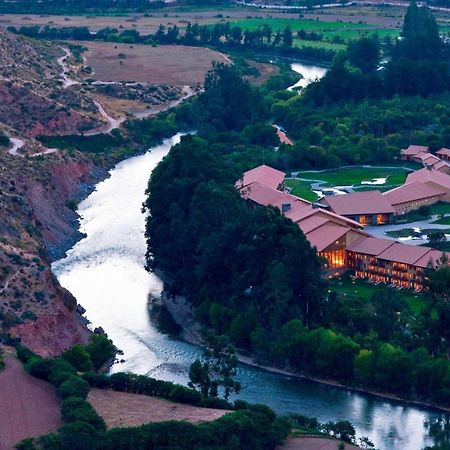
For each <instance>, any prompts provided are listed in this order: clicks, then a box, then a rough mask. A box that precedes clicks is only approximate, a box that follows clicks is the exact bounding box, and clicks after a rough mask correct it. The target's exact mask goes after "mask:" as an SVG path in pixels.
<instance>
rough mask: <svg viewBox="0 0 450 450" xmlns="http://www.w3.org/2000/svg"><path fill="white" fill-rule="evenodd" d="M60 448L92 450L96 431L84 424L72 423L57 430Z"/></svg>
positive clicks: (96, 434)
mask: <svg viewBox="0 0 450 450" xmlns="http://www.w3.org/2000/svg"><path fill="white" fill-rule="evenodd" d="M59 436H60V438H61V447H60V448H63V449H67V450H69V449H70V450H92V448H95V445H94V441H95V439H96V438H97V436H98V432H97V430H96V429H95V428H94V427H93V426H92V425H89V424H88V423H86V422H72V423H68V424H66V425H64V426H62V427H61V428H60V429H59Z"/></svg>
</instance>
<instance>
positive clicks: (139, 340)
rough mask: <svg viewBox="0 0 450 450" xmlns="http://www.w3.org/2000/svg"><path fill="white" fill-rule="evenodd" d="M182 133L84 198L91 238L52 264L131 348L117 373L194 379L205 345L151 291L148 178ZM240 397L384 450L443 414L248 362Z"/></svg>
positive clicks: (420, 434)
mask: <svg viewBox="0 0 450 450" xmlns="http://www.w3.org/2000/svg"><path fill="white" fill-rule="evenodd" d="M180 137H181V135H180V134H177V135H175V136H173V137H172V138H170V139H167V140H165V141H164V142H163V144H162V145H158V146H155V147H154V148H152V149H150V150H149V151H148V152H147V153H145V154H143V155H139V156H136V157H132V158H129V159H127V160H125V161H123V162H121V163H119V164H117V165H116V166H115V167H114V168H113V169H112V170H111V172H110V175H111V176H110V177H109V178H108V179H106V180H104V181H102V182H100V183H98V185H97V186H96V189H95V191H94V192H93V193H92V194H91V195H89V196H88V197H87V198H86V199H85V200H84V201H83V202H81V203H80V205H79V208H78V212H79V214H80V217H81V219H80V229H81V231H82V232H84V233H85V234H86V237H85V238H84V239H82V240H80V241H79V242H78V243H76V244H75V245H74V246H73V247H72V248H71V249H70V250H69V251H68V252H67V256H66V257H65V258H63V259H61V260H59V261H56V262H55V263H54V264H53V266H52V269H53V271H54V273H55V275H56V276H57V278H58V280H59V281H60V283H61V285H62V286H64V287H65V288H67V289H68V290H69V291H70V292H71V293H72V294H73V295H74V296H75V297H76V298H77V300H78V302H79V303H80V304H81V305H82V306H83V307H84V308H85V309H86V311H87V312H86V316H87V317H88V318H89V320H90V321H91V327H92V328H94V327H97V326H101V327H103V329H104V330H105V331H106V332H107V333H108V335H109V336H110V338H111V339H112V340H113V341H114V343H115V344H116V345H117V347H119V348H120V349H121V350H123V352H124V355H123V359H124V362H119V363H117V364H115V365H114V366H113V367H112V369H111V370H112V372H116V371H132V372H135V373H140V374H150V375H152V376H153V377H156V378H160V379H165V380H171V381H176V382H180V383H186V382H187V379H188V368H189V365H190V364H191V362H192V361H193V360H194V359H195V358H196V357H198V356H200V355H201V350H200V349H199V348H198V347H196V346H193V345H190V344H187V343H185V342H182V341H179V340H177V339H175V338H172V337H170V336H169V335H167V334H164V333H162V332H160V331H159V329H158V326H157V324H156V323H155V322H154V321H153V320H152V318H151V317H150V316H149V313H148V306H147V305H148V298H149V295H152V296H158V295H159V294H160V292H161V289H162V282H161V280H160V279H159V278H158V277H157V276H156V275H155V274H154V273H150V274H149V273H147V272H146V271H145V269H144V254H145V250H146V242H145V237H144V225H145V218H144V215H143V214H142V213H141V205H142V202H143V201H144V198H145V189H146V187H147V181H148V177H149V175H150V173H151V171H152V170H153V169H154V168H155V167H156V165H157V164H158V162H159V161H161V159H162V158H163V157H164V156H165V155H167V153H168V152H169V150H170V148H171V147H172V146H173V145H174V144H176V143H177V142H179V140H180ZM238 379H239V381H240V382H241V383H242V386H243V390H242V392H241V394H240V395H239V397H240V398H243V399H245V400H248V401H251V402H259V403H265V404H267V405H268V406H270V407H272V408H273V409H274V410H275V411H276V412H278V413H288V412H295V413H300V414H304V415H308V416H314V417H317V418H318V419H319V420H320V421H323V422H326V421H329V420H333V421H336V420H345V419H347V420H350V421H351V422H352V423H353V424H354V426H355V428H356V430H357V433H358V434H359V435H365V436H368V437H369V438H370V439H371V440H372V441H373V442H374V443H375V444H376V446H377V448H379V449H380V450H395V449H401V450H420V449H422V448H423V447H424V445H426V444H427V443H429V442H428V440H427V437H426V430H425V426H424V422H425V421H426V420H432V419H434V418H437V417H439V416H440V414H439V413H436V412H433V411H430V410H427V409H425V408H419V407H413V406H408V405H406V404H402V403H398V402H394V401H387V400H383V399H379V398H376V397H372V396H368V395H363V394H359V393H355V392H351V391H348V390H345V389H338V388H333V387H329V386H325V385H321V384H318V383H314V382H309V381H305V380H297V379H293V378H290V377H287V376H283V375H278V374H274V373H270V372H266V371H263V370H259V369H256V368H253V367H249V366H245V365H240V366H239V369H238Z"/></svg>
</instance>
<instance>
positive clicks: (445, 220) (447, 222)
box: [431, 216, 450, 225]
mask: <svg viewBox="0 0 450 450" xmlns="http://www.w3.org/2000/svg"><path fill="white" fill-rule="evenodd" d="M431 223H438V224H439V225H450V216H447V217H443V218H442V219H438V220H435V221H433V222H431Z"/></svg>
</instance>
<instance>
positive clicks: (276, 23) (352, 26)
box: [230, 18, 376, 33]
mask: <svg viewBox="0 0 450 450" xmlns="http://www.w3.org/2000/svg"><path fill="white" fill-rule="evenodd" d="M264 24H267V25H269V26H270V28H272V31H274V32H277V31H282V30H284V29H285V28H286V27H289V28H290V29H291V30H292V31H293V32H296V31H298V30H305V31H315V32H317V33H319V32H320V33H321V32H322V31H347V30H373V29H376V27H375V26H374V25H367V24H364V23H346V22H324V21H320V20H311V19H267V18H260V19H242V20H236V21H232V22H230V25H231V26H237V27H241V28H242V29H243V30H250V31H254V30H257V29H258V28H260V27H262V26H263V25H264Z"/></svg>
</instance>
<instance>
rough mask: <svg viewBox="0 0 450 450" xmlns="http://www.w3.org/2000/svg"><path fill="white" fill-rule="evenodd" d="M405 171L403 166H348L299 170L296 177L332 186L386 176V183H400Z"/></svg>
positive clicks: (359, 182)
mask: <svg viewBox="0 0 450 450" xmlns="http://www.w3.org/2000/svg"><path fill="white" fill-rule="evenodd" d="M407 173H408V172H407V171H406V170H405V169H404V168H403V167H399V168H395V169H383V168H380V167H350V168H345V169H333V170H326V171H323V172H306V171H305V172H299V173H298V175H297V177H298V178H302V179H307V180H316V181H318V180H320V181H325V182H326V183H329V184H331V185H334V186H350V185H359V184H361V181H365V180H371V179H372V178H386V177H387V178H388V179H387V181H386V184H389V185H400V184H403V183H404V182H405V180H406V175H407ZM363 186H366V185H363ZM380 187H382V185H381V186H380ZM375 188H376V187H375Z"/></svg>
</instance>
